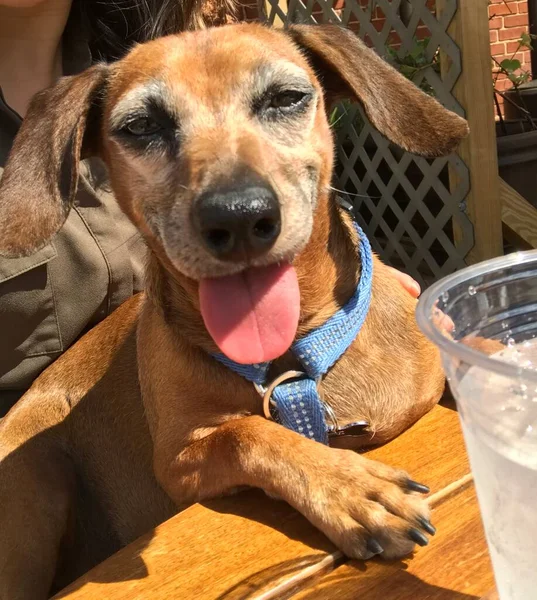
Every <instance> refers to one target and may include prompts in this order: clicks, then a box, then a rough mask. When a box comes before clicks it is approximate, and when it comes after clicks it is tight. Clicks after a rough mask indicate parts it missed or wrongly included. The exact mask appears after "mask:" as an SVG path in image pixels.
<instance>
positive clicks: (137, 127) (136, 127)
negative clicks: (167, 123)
mask: <svg viewBox="0 0 537 600" xmlns="http://www.w3.org/2000/svg"><path fill="white" fill-rule="evenodd" d="M124 129H125V131H127V132H128V133H130V134H131V135H152V134H154V133H157V132H158V131H160V130H161V129H162V126H161V125H160V124H159V123H157V122H156V121H155V120H154V119H152V118H151V117H138V118H137V119H133V120H132V121H130V122H129V123H127V124H126V125H125V127H124Z"/></svg>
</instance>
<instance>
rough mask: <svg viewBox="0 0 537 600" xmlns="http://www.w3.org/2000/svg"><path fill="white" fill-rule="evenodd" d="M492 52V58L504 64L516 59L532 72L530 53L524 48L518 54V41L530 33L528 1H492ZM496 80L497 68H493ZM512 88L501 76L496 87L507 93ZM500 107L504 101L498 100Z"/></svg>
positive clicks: (490, 8)
mask: <svg viewBox="0 0 537 600" xmlns="http://www.w3.org/2000/svg"><path fill="white" fill-rule="evenodd" d="M489 17H490V21H489V26H490V50H491V54H492V56H493V57H494V58H495V59H496V60H497V61H498V62H502V60H504V59H505V58H516V59H518V60H519V61H520V62H521V63H522V68H523V69H524V70H527V71H530V70H531V58H530V51H529V50H528V49H526V48H522V49H521V50H519V51H518V52H517V48H518V43H517V40H518V39H519V38H520V36H521V35H522V34H523V33H527V32H528V27H529V18H528V2H527V0H522V1H521V0H491V4H490V6H489ZM493 72H494V78H496V76H497V68H496V67H495V66H493ZM511 86H512V84H511V82H510V81H509V80H508V79H507V78H506V76H505V75H502V74H500V75H499V76H498V80H497V82H496V87H497V89H498V90H500V91H505V90H506V89H509V88H510V87H511ZM498 100H499V102H500V105H503V99H502V98H498Z"/></svg>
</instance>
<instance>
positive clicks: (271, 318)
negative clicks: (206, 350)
mask: <svg viewBox="0 0 537 600" xmlns="http://www.w3.org/2000/svg"><path fill="white" fill-rule="evenodd" d="M199 296H200V306H201V314H202V316H203V320H204V321H205V326H206V327H207V330H208V331H209V333H210V335H211V337H212V338H213V340H214V341H215V343H216V345H217V346H218V347H219V348H220V350H221V351H222V352H223V353H224V354H225V355H226V356H227V357H228V358H230V359H231V360H234V361H235V362H238V363H240V364H254V363H261V362H265V361H270V360H274V359H275V358H278V357H279V356H281V355H282V354H284V353H285V352H286V351H287V350H288V349H289V347H290V346H291V344H292V342H293V339H294V337H295V334H296V330H297V326H298V317H299V314H300V292H299V289H298V280H297V276H296V272H295V270H294V268H293V267H292V266H291V265H289V264H286V265H281V266H278V265H271V266H270V267H260V268H252V269H248V270H246V271H243V272H242V273H239V274H237V275H230V276H227V277H219V278H216V279H204V280H202V281H201V283H200V287H199Z"/></svg>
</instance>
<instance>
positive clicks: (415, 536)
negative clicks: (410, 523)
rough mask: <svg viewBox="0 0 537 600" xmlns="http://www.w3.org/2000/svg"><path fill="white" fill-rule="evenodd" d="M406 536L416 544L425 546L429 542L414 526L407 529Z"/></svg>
mask: <svg viewBox="0 0 537 600" xmlns="http://www.w3.org/2000/svg"><path fill="white" fill-rule="evenodd" d="M408 537H409V538H410V539H411V540H412V541H413V542H416V544H418V546H427V544H428V543H429V540H428V539H427V538H426V537H425V536H424V535H423V533H421V531H418V530H417V529H414V528H412V529H409V530H408Z"/></svg>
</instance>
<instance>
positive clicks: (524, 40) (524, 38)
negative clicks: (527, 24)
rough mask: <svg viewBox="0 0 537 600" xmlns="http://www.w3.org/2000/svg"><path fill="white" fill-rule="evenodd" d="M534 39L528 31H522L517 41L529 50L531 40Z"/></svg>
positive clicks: (531, 48)
mask: <svg viewBox="0 0 537 600" xmlns="http://www.w3.org/2000/svg"><path fill="white" fill-rule="evenodd" d="M532 39H535V36H534V35H533V36H532V35H530V34H529V33H526V32H524V33H523V34H522V35H521V36H520V39H519V40H518V43H519V44H520V45H521V46H524V47H525V48H529V49H530V50H533V47H532V45H531V40H532Z"/></svg>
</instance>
